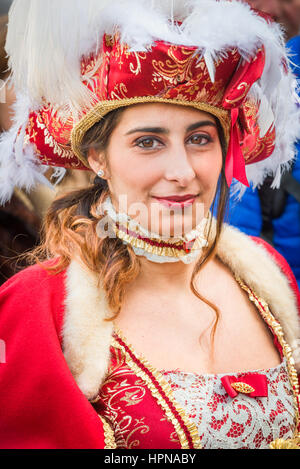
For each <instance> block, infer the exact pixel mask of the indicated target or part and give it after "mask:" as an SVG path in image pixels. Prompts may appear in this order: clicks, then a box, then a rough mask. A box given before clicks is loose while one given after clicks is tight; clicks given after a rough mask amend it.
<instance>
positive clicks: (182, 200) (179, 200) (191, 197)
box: [154, 194, 198, 208]
mask: <svg viewBox="0 0 300 469" xmlns="http://www.w3.org/2000/svg"><path fill="white" fill-rule="evenodd" d="M197 197H198V196H197V195H195V194H187V195H184V196H178V195H172V196H170V197H154V198H155V199H156V200H158V202H160V203H161V204H162V205H164V206H166V207H172V208H184V207H188V206H190V205H193V203H194V202H195V200H196V198H197Z"/></svg>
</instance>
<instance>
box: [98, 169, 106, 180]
mask: <svg viewBox="0 0 300 469" xmlns="http://www.w3.org/2000/svg"><path fill="white" fill-rule="evenodd" d="M104 174H105V173H104V171H103V169H100V171H98V173H97V176H98V177H99V178H103V176H104Z"/></svg>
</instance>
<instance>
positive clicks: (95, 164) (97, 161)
mask: <svg viewBox="0 0 300 469" xmlns="http://www.w3.org/2000/svg"><path fill="white" fill-rule="evenodd" d="M88 162H89V165H90V167H91V169H92V170H93V171H94V173H95V174H98V173H99V171H100V169H102V170H103V171H105V172H106V164H105V158H104V154H103V153H102V152H99V151H97V150H96V149H95V148H90V149H89V153H88Z"/></svg>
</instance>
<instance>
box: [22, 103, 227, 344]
mask: <svg viewBox="0 0 300 469" xmlns="http://www.w3.org/2000/svg"><path fill="white" fill-rule="evenodd" d="M122 112H123V110H122V109H119V110H115V111H112V112H110V113H109V114H108V115H107V116H106V117H105V118H104V119H102V120H101V122H99V123H97V124H95V125H94V126H93V127H92V128H91V129H90V130H89V131H88V132H87V133H86V135H85V137H84V140H83V143H82V152H83V153H84V154H85V155H86V156H87V153H88V149H89V148H91V147H94V148H96V149H97V150H99V151H101V150H105V149H106V148H107V146H108V144H109V139H110V135H111V133H112V131H113V130H114V128H115V127H116V126H117V124H118V122H119V120H120V117H121V115H122ZM218 130H219V136H220V140H221V143H222V147H223V161H224V163H223V169H222V175H221V178H220V182H219V186H218V190H217V194H218V199H219V200H218V207H217V226H216V234H215V236H214V239H213V240H212V242H211V243H210V245H209V247H208V248H207V249H206V250H205V251H204V253H203V256H202V258H201V259H200V260H199V261H198V263H197V265H196V266H195V269H194V272H193V275H192V278H191V289H192V291H193V293H194V294H195V295H196V296H197V297H198V298H199V299H201V300H202V301H204V302H205V303H206V304H208V305H209V306H210V307H212V308H213V309H214V311H215V313H216V320H215V322H214V325H213V327H212V334H213V336H214V334H215V330H216V327H217V322H218V319H219V315H220V313H219V310H218V308H217V307H216V306H215V305H213V304H212V303H210V302H209V301H208V300H206V299H205V298H203V297H202V296H201V295H200V293H199V292H197V290H196V287H195V278H196V276H197V274H198V272H199V271H200V269H201V268H202V266H204V264H206V263H207V262H208V261H209V260H210V259H211V258H212V257H213V256H214V254H215V250H216V247H217V243H218V240H219V237H220V234H221V229H222V224H223V219H224V215H225V210H226V205H227V200H228V192H229V191H228V186H227V183H226V178H225V173H224V165H225V156H226V145H225V139H224V135H223V131H222V128H221V126H220V125H219V123H218ZM108 194H109V190H108V186H107V183H106V181H103V180H98V184H95V185H94V186H92V187H89V188H87V189H83V190H79V191H75V192H72V193H69V194H67V195H65V196H62V197H60V198H58V199H57V200H55V201H54V202H53V204H52V206H51V208H50V210H49V211H48V214H47V216H46V220H45V225H44V230H43V238H42V239H43V242H42V244H41V245H40V247H39V248H37V249H36V250H35V251H34V252H33V253H32V254H31V260H32V261H34V262H37V261H38V262H40V261H43V260H45V259H49V258H50V259H53V258H57V262H56V263H55V266H53V267H52V269H54V270H55V271H62V270H63V269H65V268H66V267H67V266H68V265H69V264H70V262H71V260H72V258H74V256H78V258H79V259H81V261H82V262H83V263H84V264H85V265H86V266H87V267H88V268H89V269H90V270H91V271H92V272H94V273H95V274H97V275H98V278H99V282H101V285H102V287H103V288H104V291H105V293H106V295H107V300H108V305H109V307H110V310H111V311H113V317H112V319H115V318H116V317H117V315H118V313H119V312H120V309H121V306H122V302H123V298H124V294H125V291H126V287H127V286H128V284H129V283H131V282H132V281H133V280H135V279H136V277H137V276H138V274H139V271H140V262H139V258H138V257H137V256H136V255H135V253H134V251H133V249H132V248H131V246H126V245H124V244H123V242H122V241H121V240H120V239H111V238H108V237H107V238H105V239H102V238H100V237H98V235H97V232H96V228H97V224H98V222H99V221H100V219H101V215H99V212H98V211H97V209H98V208H99V205H101V203H102V202H103V201H104V200H105V198H106V197H107V195H108ZM217 194H216V197H217ZM216 197H215V201H214V205H215V202H216ZM209 231H210V232H211V226H210V229H209ZM50 269H51V267H50Z"/></svg>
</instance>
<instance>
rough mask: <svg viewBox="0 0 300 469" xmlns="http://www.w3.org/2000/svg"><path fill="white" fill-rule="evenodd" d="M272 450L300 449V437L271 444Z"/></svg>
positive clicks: (279, 440)
mask: <svg viewBox="0 0 300 469" xmlns="http://www.w3.org/2000/svg"><path fill="white" fill-rule="evenodd" d="M270 448H271V449H300V436H298V437H296V438H290V439H288V440H282V439H281V438H280V439H278V440H275V441H273V442H272V443H271V444H270Z"/></svg>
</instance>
